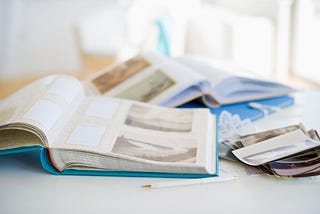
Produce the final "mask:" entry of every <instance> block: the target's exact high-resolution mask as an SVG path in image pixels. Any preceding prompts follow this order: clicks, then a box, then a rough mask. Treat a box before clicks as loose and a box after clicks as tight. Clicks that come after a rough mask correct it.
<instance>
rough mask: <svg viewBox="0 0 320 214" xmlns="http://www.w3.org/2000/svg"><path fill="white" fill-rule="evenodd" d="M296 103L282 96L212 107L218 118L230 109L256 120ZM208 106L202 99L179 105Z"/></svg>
mask: <svg viewBox="0 0 320 214" xmlns="http://www.w3.org/2000/svg"><path fill="white" fill-rule="evenodd" d="M293 104H294V98H293V97H291V96H280V97H274V98H268V99H262V100H255V101H250V102H242V103H235V104H230V105H223V106H219V107H215V108H210V111H211V113H212V114H215V115H217V118H218V117H219V115H220V114H221V112H222V111H228V112H229V113H231V114H238V115H239V117H240V119H241V120H244V119H250V120H251V121H256V120H258V119H261V118H263V117H265V116H267V115H269V114H273V113H275V112H276V111H277V110H280V109H283V108H286V107H289V106H291V105H293ZM205 107H206V106H205V105H204V104H203V103H201V102H200V101H191V102H188V103H186V104H183V105H181V106H179V108H205Z"/></svg>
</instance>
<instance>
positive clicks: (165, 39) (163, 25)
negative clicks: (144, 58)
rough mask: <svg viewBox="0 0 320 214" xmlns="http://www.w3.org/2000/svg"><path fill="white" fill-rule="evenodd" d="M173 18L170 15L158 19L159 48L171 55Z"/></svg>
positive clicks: (165, 53)
mask: <svg viewBox="0 0 320 214" xmlns="http://www.w3.org/2000/svg"><path fill="white" fill-rule="evenodd" d="M171 24H172V19H171V17H170V16H162V17H160V18H158V19H157V20H156V25H157V27H158V30H159V37H158V44H157V49H158V51H160V52H161V53H163V54H164V55H166V56H170V55H171V47H170V46H171V45H170V28H171Z"/></svg>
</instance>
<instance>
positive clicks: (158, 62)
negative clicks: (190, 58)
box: [86, 53, 206, 105]
mask: <svg viewBox="0 0 320 214" xmlns="http://www.w3.org/2000/svg"><path fill="white" fill-rule="evenodd" d="M201 82H206V80H205V78H204V77H203V76H201V75H199V74H197V73H194V72H193V71H192V70H190V69H189V68H188V67H186V66H184V65H181V64H179V63H177V62H175V61H174V60H172V59H170V58H167V57H165V56H162V55H160V54H157V53H141V54H140V55H138V56H136V57H133V58H131V59H129V60H128V61H126V62H123V63H121V64H118V65H116V66H114V67H111V68H108V69H106V70H104V71H101V72H100V73H98V74H97V75H95V76H94V77H91V78H90V79H89V81H88V82H86V86H87V91H89V92H88V93H89V94H90V93H91V94H101V95H104V96H109V97H116V98H124V99H130V100H134V101H140V102H147V103H153V104H158V105H165V104H166V103H168V104H170V103H174V101H171V100H170V99H172V98H173V97H175V96H177V95H178V94H180V93H181V92H182V91H184V90H185V89H187V88H189V87H191V86H197V87H199V88H200V91H199V90H198V91H196V92H197V95H198V96H199V95H200V94H201V90H202V88H201V84H199V83H201ZM202 93H203V92H202ZM194 94H195V93H192V94H191V95H190V94H189V93H188V94H185V96H188V97H186V98H185V100H190V99H192V98H194V96H195V95H194ZM190 97H191V98H190ZM168 101H170V102H168Z"/></svg>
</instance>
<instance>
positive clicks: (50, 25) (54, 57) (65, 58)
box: [0, 0, 115, 79]
mask: <svg viewBox="0 0 320 214" xmlns="http://www.w3.org/2000/svg"><path fill="white" fill-rule="evenodd" d="M0 2H1V3H0V8H1V12H5V13H1V15H0V20H1V26H0V31H1V38H0V47H1V49H2V51H1V52H3V54H4V55H5V58H4V59H5V60H3V61H2V64H0V78H1V79H5V78H12V77H16V76H21V75H29V74H34V73H47V72H71V71H72V72H76V71H80V70H81V60H80V56H79V50H78V49H79V45H78V44H77V41H76V39H75V38H74V25H75V24H76V23H77V22H78V21H79V19H80V18H81V17H83V16H86V15H87V14H90V13H91V12H94V11H98V10H100V9H103V8H107V7H110V5H112V4H113V3H114V2H115V1H113V0H105V1H102V0H91V1H88V0H63V1H54V0H1V1H0Z"/></svg>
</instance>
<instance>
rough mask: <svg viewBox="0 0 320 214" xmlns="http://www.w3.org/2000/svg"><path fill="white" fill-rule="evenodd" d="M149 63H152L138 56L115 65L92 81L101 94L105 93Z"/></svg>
mask: <svg viewBox="0 0 320 214" xmlns="http://www.w3.org/2000/svg"><path fill="white" fill-rule="evenodd" d="M149 65H150V63H149V62H148V61H147V60H146V59H145V58H143V57H142V56H136V57H133V58H131V59H129V60H127V61H126V62H124V63H122V64H120V65H118V66H116V67H114V68H113V69H112V70H110V71H107V72H106V73H103V74H101V75H100V76H98V77H96V78H95V79H93V80H92V81H91V82H92V83H93V85H94V86H95V87H96V88H97V89H98V91H99V92H100V93H101V94H104V93H106V92H107V91H109V90H111V89H112V88H114V87H115V86H117V85H119V84H120V83H121V82H123V81H125V80H127V79H129V78H130V77H132V76H133V75H135V74H137V73H139V72H140V71H142V70H143V69H145V68H146V67H148V66H149Z"/></svg>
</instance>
